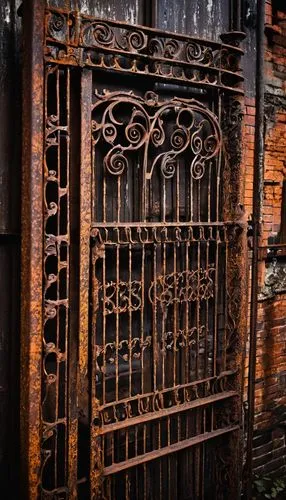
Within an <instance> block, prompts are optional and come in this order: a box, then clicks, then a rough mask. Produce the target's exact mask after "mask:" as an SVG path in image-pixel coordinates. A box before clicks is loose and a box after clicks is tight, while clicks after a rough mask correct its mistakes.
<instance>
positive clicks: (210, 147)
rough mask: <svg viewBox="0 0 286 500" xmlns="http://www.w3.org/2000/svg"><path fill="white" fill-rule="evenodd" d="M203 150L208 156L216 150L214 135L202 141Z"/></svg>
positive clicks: (216, 143) (216, 144) (216, 141)
mask: <svg viewBox="0 0 286 500" xmlns="http://www.w3.org/2000/svg"><path fill="white" fill-rule="evenodd" d="M204 148H205V150H206V152H207V153H208V155H213V154H214V153H215V152H216V150H217V149H218V139H217V137H216V136H215V135H209V136H208V137H207V138H206V139H205V140H204Z"/></svg>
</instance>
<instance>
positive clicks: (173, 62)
mask: <svg viewBox="0 0 286 500" xmlns="http://www.w3.org/2000/svg"><path fill="white" fill-rule="evenodd" d="M47 42H49V43H51V44H55V45H60V46H62V47H63V48H64V47H72V45H70V44H67V45H66V44H65V43H64V42H61V41H57V40H55V39H54V38H51V37H48V36H47ZM80 47H81V48H82V49H84V50H85V49H90V50H92V49H93V50H96V51H97V52H98V53H101V52H102V53H103V54H107V55H113V56H117V55H119V56H124V57H126V58H129V59H132V61H133V60H134V59H135V58H136V59H138V60H139V61H140V62H141V61H142V62H144V63H148V62H160V63H163V64H166V65H170V66H175V67H176V66H179V67H183V68H187V69H188V68H189V69H198V70H204V71H206V72H207V71H210V72H212V73H216V74H218V75H221V76H223V75H224V74H226V75H229V76H233V77H234V78H236V79H237V80H238V81H241V82H243V81H244V76H243V75H242V74H241V73H239V72H237V71H231V70H229V69H225V68H221V67H220V66H211V65H206V64H203V63H199V62H188V61H184V60H180V59H171V58H169V57H160V56H158V57H155V56H151V55H149V54H144V53H134V52H131V51H127V50H123V49H118V48H109V47H102V46H99V47H97V46H96V45H95V46H91V47H89V46H86V45H80ZM154 75H155V76H156V73H154ZM206 83H207V82H206ZM212 85H216V84H215V83H213V84H212ZM217 85H220V84H217ZM223 87H224V85H223Z"/></svg>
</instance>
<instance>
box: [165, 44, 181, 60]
mask: <svg viewBox="0 0 286 500" xmlns="http://www.w3.org/2000/svg"><path fill="white" fill-rule="evenodd" d="M179 50H180V45H179V44H178V42H177V41H176V40H168V41H167V42H166V44H165V50H164V57H168V58H170V59H174V58H175V57H176V56H177V55H178V53H179Z"/></svg>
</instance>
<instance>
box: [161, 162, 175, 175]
mask: <svg viewBox="0 0 286 500" xmlns="http://www.w3.org/2000/svg"><path fill="white" fill-rule="evenodd" d="M175 171H176V162H175V161H172V160H170V159H167V160H165V161H163V162H162V165H161V172H162V174H163V176H164V177H165V179H171V178H172V177H174V173H175Z"/></svg>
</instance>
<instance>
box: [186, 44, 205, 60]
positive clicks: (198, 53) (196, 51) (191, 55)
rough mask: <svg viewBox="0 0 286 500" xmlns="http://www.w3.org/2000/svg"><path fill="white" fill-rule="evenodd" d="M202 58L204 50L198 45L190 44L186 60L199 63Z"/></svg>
mask: <svg viewBox="0 0 286 500" xmlns="http://www.w3.org/2000/svg"><path fill="white" fill-rule="evenodd" d="M201 57H202V48H201V46H200V45H199V44H198V43H194V42H192V43H188V45H187V46H186V59H187V61H188V62H192V61H194V60H195V61H198V60H199V59H201Z"/></svg>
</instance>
